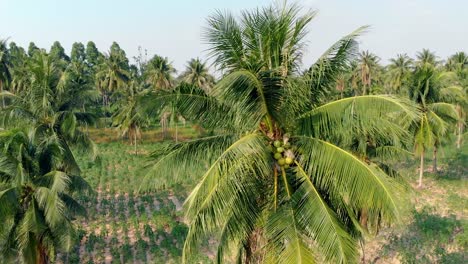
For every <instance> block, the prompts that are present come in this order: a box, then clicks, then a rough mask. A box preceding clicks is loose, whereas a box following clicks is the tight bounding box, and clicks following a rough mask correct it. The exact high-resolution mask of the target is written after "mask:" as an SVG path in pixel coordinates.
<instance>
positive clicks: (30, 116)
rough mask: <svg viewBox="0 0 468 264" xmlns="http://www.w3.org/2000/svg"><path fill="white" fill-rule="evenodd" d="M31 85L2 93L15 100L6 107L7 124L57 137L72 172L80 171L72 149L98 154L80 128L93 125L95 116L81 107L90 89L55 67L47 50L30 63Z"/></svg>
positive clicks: (39, 53)
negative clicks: (46, 52) (17, 92)
mask: <svg viewBox="0 0 468 264" xmlns="http://www.w3.org/2000/svg"><path fill="white" fill-rule="evenodd" d="M28 66H29V67H28V69H29V72H30V74H29V75H28V76H29V78H30V81H29V83H30V86H29V87H28V89H26V90H24V91H23V92H22V93H19V94H12V93H8V92H3V93H2V94H1V96H2V97H8V98H10V99H11V100H12V103H11V104H10V105H9V106H7V107H6V108H4V109H3V111H2V115H3V116H4V118H5V120H6V124H7V125H9V127H11V126H16V125H21V124H25V125H28V126H32V127H34V129H35V130H36V133H37V134H39V135H42V136H49V137H57V138H59V139H60V141H59V142H60V144H61V145H60V146H61V148H62V149H63V151H64V155H66V157H67V160H68V163H67V166H70V168H69V169H70V171H72V172H73V173H78V172H79V166H78V164H77V162H76V160H75V156H74V154H73V151H72V149H71V147H72V146H74V147H76V148H77V149H78V150H83V151H86V152H88V153H90V154H91V155H92V156H93V158H95V157H96V155H97V147H96V145H95V144H94V142H93V141H92V140H91V139H90V138H89V137H88V136H87V134H85V133H84V132H83V131H82V130H81V129H80V127H81V126H85V125H88V124H93V122H94V119H95V118H94V115H92V114H91V113H89V112H85V111H83V109H82V105H83V102H80V99H83V100H88V99H89V98H90V97H89V96H87V95H86V93H87V92H89V91H87V90H86V89H84V88H85V87H84V86H81V84H83V83H80V84H76V83H73V82H72V79H71V78H69V77H67V76H64V73H62V72H60V70H58V69H57V68H56V67H55V64H54V61H52V59H51V58H50V57H49V56H48V55H47V54H44V53H41V52H38V53H36V54H35V55H34V57H33V58H32V59H31V61H30V62H29V65H28Z"/></svg>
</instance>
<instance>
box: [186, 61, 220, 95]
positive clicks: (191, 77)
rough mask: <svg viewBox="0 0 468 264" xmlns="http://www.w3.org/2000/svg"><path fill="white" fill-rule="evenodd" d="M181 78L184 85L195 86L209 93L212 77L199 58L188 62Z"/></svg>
mask: <svg viewBox="0 0 468 264" xmlns="http://www.w3.org/2000/svg"><path fill="white" fill-rule="evenodd" d="M181 77H182V80H183V81H185V82H186V83H189V84H193V85H197V86H198V87H200V88H202V89H204V90H205V91H209V90H210V89H211V87H213V84H214V77H213V76H212V75H211V74H210V73H209V72H208V67H207V66H206V63H205V62H202V61H201V60H200V59H199V58H196V59H191V60H190V61H189V62H188V64H187V67H186V69H185V71H184V72H183V73H182V74H181Z"/></svg>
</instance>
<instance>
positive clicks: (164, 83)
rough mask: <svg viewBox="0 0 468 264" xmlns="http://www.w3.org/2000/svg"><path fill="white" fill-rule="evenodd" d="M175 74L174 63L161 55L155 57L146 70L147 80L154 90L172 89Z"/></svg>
mask: <svg viewBox="0 0 468 264" xmlns="http://www.w3.org/2000/svg"><path fill="white" fill-rule="evenodd" d="M175 73H176V70H175V69H174V67H173V66H172V63H170V62H169V60H168V59H167V58H163V57H161V56H159V55H154V57H153V58H152V59H151V60H149V61H148V64H147V65H146V68H145V76H146V80H147V82H148V83H149V84H150V85H151V86H153V88H154V89H170V88H172V87H173V81H174V77H173V74H175Z"/></svg>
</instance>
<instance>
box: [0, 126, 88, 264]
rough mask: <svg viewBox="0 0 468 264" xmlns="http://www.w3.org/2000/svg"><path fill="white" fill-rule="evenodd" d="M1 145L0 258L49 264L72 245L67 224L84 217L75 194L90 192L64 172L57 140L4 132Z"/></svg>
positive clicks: (23, 132) (18, 131) (0, 135)
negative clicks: (75, 218)
mask: <svg viewBox="0 0 468 264" xmlns="http://www.w3.org/2000/svg"><path fill="white" fill-rule="evenodd" d="M0 146H1V148H2V152H0V164H1V166H0V211H1V213H0V220H1V221H2V225H3V226H2V228H1V229H0V234H1V236H2V238H3V239H2V241H1V242H0V256H1V258H2V260H3V261H5V262H7V263H13V262H17V261H21V263H37V264H43V263H51V262H53V261H54V257H55V254H56V253H57V252H60V251H62V252H66V251H68V250H70V248H71V247H72V245H73V243H72V242H73V234H74V228H73V225H72V223H71V221H72V220H73V219H74V217H76V216H79V215H81V216H85V214H86V210H85V208H84V207H82V206H81V205H80V204H79V203H78V202H77V201H76V200H75V199H74V198H73V196H74V194H75V193H78V192H85V191H86V192H89V191H90V190H91V188H90V186H89V185H88V184H87V183H86V182H85V181H84V180H83V179H82V178H81V177H80V176H79V175H76V174H73V173H72V172H71V171H69V170H68V169H67V168H69V166H67V165H66V163H67V162H68V160H67V159H66V155H65V154H66V153H64V150H63V149H62V148H61V143H60V138H58V137H42V136H38V134H37V133H36V131H35V130H34V129H11V130H4V131H2V132H0Z"/></svg>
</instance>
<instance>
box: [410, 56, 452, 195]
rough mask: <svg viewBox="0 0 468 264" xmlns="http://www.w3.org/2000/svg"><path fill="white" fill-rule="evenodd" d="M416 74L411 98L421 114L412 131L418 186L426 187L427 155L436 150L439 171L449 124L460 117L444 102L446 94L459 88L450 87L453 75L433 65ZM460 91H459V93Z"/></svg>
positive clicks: (416, 71)
mask: <svg viewBox="0 0 468 264" xmlns="http://www.w3.org/2000/svg"><path fill="white" fill-rule="evenodd" d="M419 65H421V66H418V67H417V68H416V70H415V71H414V73H413V77H412V84H411V86H410V89H409V96H410V98H411V99H412V100H413V101H414V102H416V103H417V104H418V105H419V109H420V111H419V115H418V117H417V118H416V120H415V122H414V124H413V125H412V127H411V128H410V129H411V131H413V133H414V147H415V153H416V155H419V158H420V167H419V180H418V187H419V188H421V187H422V186H423V183H422V179H423V175H424V154H425V153H426V151H427V149H428V148H430V147H433V162H434V163H433V171H434V172H437V150H438V147H439V145H440V142H441V140H442V138H443V137H444V136H445V135H446V134H447V126H448V122H456V121H457V120H458V119H459V118H458V115H457V111H456V106H455V105H453V104H450V103H447V101H444V95H447V94H453V93H454V92H455V90H460V88H458V87H453V86H449V85H447V83H448V82H450V81H449V80H447V79H450V76H449V75H448V74H447V73H446V72H442V71H439V70H437V69H436V68H435V67H434V66H433V65H432V64H430V63H420V64H419ZM459 92H460V91H459Z"/></svg>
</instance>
